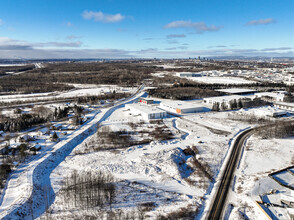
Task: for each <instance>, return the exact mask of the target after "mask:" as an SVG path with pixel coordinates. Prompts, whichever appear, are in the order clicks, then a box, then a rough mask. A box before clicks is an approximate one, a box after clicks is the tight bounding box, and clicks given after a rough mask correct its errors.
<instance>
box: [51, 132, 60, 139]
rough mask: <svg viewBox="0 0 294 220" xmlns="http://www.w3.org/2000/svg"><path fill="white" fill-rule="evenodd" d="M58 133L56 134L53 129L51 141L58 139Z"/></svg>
mask: <svg viewBox="0 0 294 220" xmlns="http://www.w3.org/2000/svg"><path fill="white" fill-rule="evenodd" d="M58 138H59V137H58V135H57V134H56V132H55V131H54V133H53V135H52V140H53V141H57V140H58Z"/></svg>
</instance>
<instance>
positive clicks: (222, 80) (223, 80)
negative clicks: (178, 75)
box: [185, 76, 256, 84]
mask: <svg viewBox="0 0 294 220" xmlns="http://www.w3.org/2000/svg"><path fill="white" fill-rule="evenodd" d="M185 78H187V79H189V80H193V81H196V82H200V83H208V84H248V83H256V82H254V81H251V80H247V79H243V78H240V77H219V76H202V77H185Z"/></svg>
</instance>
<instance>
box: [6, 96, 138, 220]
mask: <svg viewBox="0 0 294 220" xmlns="http://www.w3.org/2000/svg"><path fill="white" fill-rule="evenodd" d="M141 95H143V93H139V94H137V95H136V96H135V97H132V98H131V99H126V100H125V101H124V102H129V101H131V100H134V99H136V98H138V97H140V96H141ZM124 102H122V103H124ZM122 103H119V104H118V105H115V106H114V107H110V108H106V109H103V110H102V112H101V113H99V111H98V112H96V114H94V115H93V117H92V120H90V121H88V123H86V124H85V125H83V126H82V127H81V128H80V129H78V130H76V131H75V132H73V133H72V134H70V135H69V136H68V137H67V138H64V139H63V140H62V141H60V142H59V143H58V144H56V145H54V144H53V145H52V146H51V148H50V149H48V150H47V151H43V152H41V153H40V154H38V155H37V156H36V157H33V158H32V159H33V160H31V161H28V162H27V163H24V164H23V165H21V166H19V167H18V168H17V170H16V171H14V172H13V173H12V174H11V175H10V177H9V179H8V183H7V185H6V188H5V190H4V193H3V194H2V195H1V198H0V204H1V206H0V210H1V212H0V217H1V218H2V219H10V218H13V219H23V218H31V217H32V216H33V217H37V216H39V215H41V214H42V213H43V212H44V211H45V210H46V206H47V205H48V203H50V202H51V201H52V200H53V199H54V196H55V195H54V192H53V190H52V186H51V184H50V179H49V175H50V173H51V172H52V170H53V169H54V168H55V167H56V166H57V165H58V164H59V163H60V162H61V161H63V160H64V159H65V157H66V156H67V155H68V154H69V153H70V152H71V151H72V149H73V148H74V147H75V146H77V145H78V144H79V143H81V142H82V141H83V140H84V139H85V138H86V137H87V136H89V135H91V134H93V133H94V132H95V130H96V129H97V124H98V123H100V122H101V121H103V120H105V118H107V117H108V116H109V115H110V114H111V113H112V111H114V110H115V109H116V108H119V107H122V106H123V105H122ZM98 113H99V114H98ZM45 188H46V190H45ZM47 192H48V193H49V194H48V195H47ZM44 196H45V197H46V196H48V197H46V198H48V202H47V203H46V202H44V201H42V199H44Z"/></svg>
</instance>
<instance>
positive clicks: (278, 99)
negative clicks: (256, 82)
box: [255, 91, 286, 102]
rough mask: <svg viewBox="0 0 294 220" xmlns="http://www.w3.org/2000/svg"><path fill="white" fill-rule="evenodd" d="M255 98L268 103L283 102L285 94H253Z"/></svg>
mask: <svg viewBox="0 0 294 220" xmlns="http://www.w3.org/2000/svg"><path fill="white" fill-rule="evenodd" d="M255 95H256V97H258V98H263V99H265V100H269V101H276V102H283V101H284V99H285V97H286V94H285V92H284V91H279V92H259V93H255Z"/></svg>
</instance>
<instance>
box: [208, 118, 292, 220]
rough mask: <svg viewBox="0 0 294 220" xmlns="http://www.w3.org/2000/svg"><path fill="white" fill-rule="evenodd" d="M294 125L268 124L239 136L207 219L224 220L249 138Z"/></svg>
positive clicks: (283, 122) (288, 121)
mask: <svg viewBox="0 0 294 220" xmlns="http://www.w3.org/2000/svg"><path fill="white" fill-rule="evenodd" d="M293 123H294V121H293V120H289V119H287V121H284V120H282V121H280V122H279V123H273V124H267V125H262V126H259V127H255V128H251V129H248V130H246V131H244V132H242V133H241V134H239V136H238V137H237V138H236V141H235V143H234V145H233V149H232V152H231V154H230V156H229V160H228V162H227V165H226V168H225V170H224V172H223V176H222V177H221V182H220V185H219V188H218V191H217V194H216V195H215V197H214V202H213V203H212V205H211V207H210V209H209V211H208V216H207V219H209V220H211V219H213V220H214V219H217V220H218V219H222V214H223V211H225V203H226V198H227V194H228V192H229V189H230V185H231V182H232V179H233V177H234V171H235V168H236V165H237V162H238V161H239V157H240V153H241V150H242V147H243V145H244V142H245V140H246V139H247V137H249V136H250V135H252V134H253V133H254V132H255V131H256V130H258V129H263V128H266V127H273V126H280V125H281V124H293ZM278 128H279V127H278Z"/></svg>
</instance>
